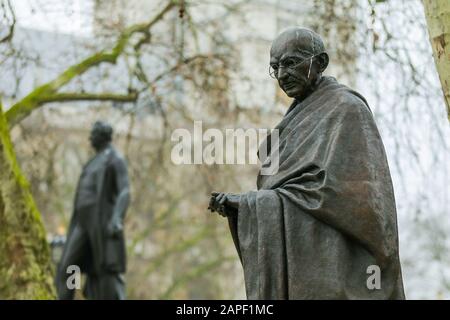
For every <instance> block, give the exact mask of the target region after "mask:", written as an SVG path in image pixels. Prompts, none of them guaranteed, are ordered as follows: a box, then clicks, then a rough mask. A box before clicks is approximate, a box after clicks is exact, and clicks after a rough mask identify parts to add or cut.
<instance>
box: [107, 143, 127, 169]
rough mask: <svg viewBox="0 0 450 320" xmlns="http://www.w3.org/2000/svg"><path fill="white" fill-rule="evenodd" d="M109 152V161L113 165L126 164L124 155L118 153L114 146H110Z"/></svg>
mask: <svg viewBox="0 0 450 320" xmlns="http://www.w3.org/2000/svg"><path fill="white" fill-rule="evenodd" d="M110 150H111V152H110V155H109V163H110V164H111V165H113V166H115V165H120V166H126V160H125V157H124V156H123V155H122V153H120V152H119V151H118V150H117V149H116V148H114V147H113V146H111V149H110Z"/></svg>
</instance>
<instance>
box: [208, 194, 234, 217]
mask: <svg viewBox="0 0 450 320" xmlns="http://www.w3.org/2000/svg"><path fill="white" fill-rule="evenodd" d="M240 199H241V196H240V195H239V194H235V193H224V192H212V193H211V199H210V201H209V206H208V209H209V210H211V212H214V211H216V212H217V213H219V214H220V215H221V216H222V217H227V216H229V215H231V214H235V213H237V211H238V209H239V201H240Z"/></svg>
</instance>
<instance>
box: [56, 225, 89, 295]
mask: <svg viewBox="0 0 450 320" xmlns="http://www.w3.org/2000/svg"><path fill="white" fill-rule="evenodd" d="M88 240H89V239H88V235H87V232H86V231H85V230H84V229H83V228H81V227H80V226H75V228H74V229H73V231H72V233H71V234H70V236H69V238H68V239H67V242H66V245H65V247H64V252H63V255H62V258H61V261H60V263H59V266H58V273H57V275H56V289H57V292H58V299H62V300H71V299H73V297H74V294H75V289H69V288H68V285H67V279H68V277H69V276H71V273H67V268H68V267H69V266H71V265H76V266H78V267H80V265H81V263H82V261H83V260H84V257H85V255H86V254H88V253H89V242H88Z"/></svg>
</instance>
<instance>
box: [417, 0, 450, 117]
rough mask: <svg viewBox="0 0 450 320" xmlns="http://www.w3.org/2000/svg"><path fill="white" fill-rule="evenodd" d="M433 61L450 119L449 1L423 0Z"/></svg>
mask: <svg viewBox="0 0 450 320" xmlns="http://www.w3.org/2000/svg"><path fill="white" fill-rule="evenodd" d="M423 6H424V8H425V16H426V18H427V24H428V33H429V35H430V41H431V46H432V47H433V55H434V61H435V62H436V68H437V71H438V73H439V78H440V80H441V85H442V91H443V93H444V98H445V104H446V105H447V115H448V118H449V120H450V48H449V47H448V44H449V42H450V1H449V0H423Z"/></svg>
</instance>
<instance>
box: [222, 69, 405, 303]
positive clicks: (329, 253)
mask: <svg viewBox="0 0 450 320" xmlns="http://www.w3.org/2000/svg"><path fill="white" fill-rule="evenodd" d="M275 129H278V132H279V144H278V150H279V170H278V172H276V173H275V174H273V175H261V173H260V174H259V175H258V178H257V188H258V189H257V191H251V192H248V193H245V194H243V195H242V196H241V200H240V205H239V210H238V214H237V215H231V216H229V218H228V219H229V225H230V229H231V234H232V236H233V240H234V243H235V245H236V249H237V251H238V254H239V257H240V259H241V262H242V265H243V269H244V278H245V287H246V293H247V298H248V299H404V291H403V282H402V274H401V266H400V261H399V252H398V232H397V215H396V207H395V198H394V190H393V186H392V181H391V177H390V172H389V167H388V163H387V159H386V154H385V150H384V146H383V143H382V140H381V137H380V134H379V132H378V129H377V127H376V124H375V122H374V119H373V116H372V113H371V111H370V109H369V106H368V104H367V102H366V100H365V99H364V98H363V97H362V96H361V95H360V94H358V93H357V92H355V91H353V90H351V89H349V88H348V87H346V86H344V85H341V84H339V83H338V82H337V81H336V80H335V79H334V78H332V77H322V79H321V80H320V82H319V84H318V85H317V88H316V89H315V90H314V92H313V93H311V94H310V95H309V96H308V97H307V98H306V99H305V100H303V101H301V102H297V101H294V103H293V104H292V105H291V107H290V108H289V110H288V112H287V113H286V115H285V116H284V118H283V119H282V121H281V122H280V123H279V124H278V125H277V126H276V128H275ZM271 140H272V139H271V137H270V136H269V137H268V138H267V139H266V140H265V142H263V143H262V144H261V146H260V150H261V148H263V147H264V148H266V147H267V150H268V153H267V154H268V157H269V158H270V157H273V155H274V152H273V151H274V150H272V149H271V148H272V146H271ZM272 144H274V143H273V142H272ZM260 154H261V152H260ZM265 160H267V159H261V161H262V162H264V161H265ZM270 160H272V159H270ZM374 266H375V267H374ZM374 268H375V269H374ZM376 268H379V269H378V270H379V272H377V269H376ZM374 270H375V271H374ZM377 281H378V282H377ZM374 283H375V286H376V287H375V288H374ZM377 283H378V284H377Z"/></svg>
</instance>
